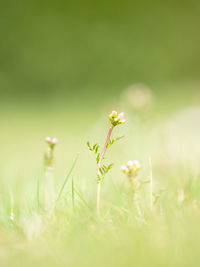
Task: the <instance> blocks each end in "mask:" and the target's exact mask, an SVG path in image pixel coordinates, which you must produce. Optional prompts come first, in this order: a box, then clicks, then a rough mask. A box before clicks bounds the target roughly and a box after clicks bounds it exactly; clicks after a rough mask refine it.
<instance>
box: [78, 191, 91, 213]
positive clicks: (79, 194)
mask: <svg viewBox="0 0 200 267" xmlns="http://www.w3.org/2000/svg"><path fill="white" fill-rule="evenodd" d="M74 191H75V193H76V194H77V196H78V197H79V198H80V199H81V200H82V201H83V203H84V204H85V205H86V206H87V207H88V208H89V209H91V207H90V206H89V205H88V203H87V201H86V200H85V199H84V197H83V196H82V194H81V193H80V192H79V191H78V189H75V190H74Z"/></svg>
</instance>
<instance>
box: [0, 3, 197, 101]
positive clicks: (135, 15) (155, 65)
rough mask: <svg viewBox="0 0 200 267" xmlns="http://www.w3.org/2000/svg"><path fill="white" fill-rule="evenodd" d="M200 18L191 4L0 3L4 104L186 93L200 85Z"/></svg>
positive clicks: (0, 70) (0, 86) (0, 90)
mask: <svg viewBox="0 0 200 267" xmlns="http://www.w3.org/2000/svg"><path fill="white" fill-rule="evenodd" d="M199 14H200V2H199V1H194V0H191V1H185V0H183V1H179V0H174V1H158V0H150V1H147V0H142V1H131V0H125V1H119V0H115V1H114V0H102V1H92V0H84V1H82V0H77V1H72V0H68V1H64V0H58V1H52V0H49V1H45V0H43V1H39V0H28V1H25V0H21V1H12V0H7V1H2V2H1V9H0V34H1V42H0V95H1V102H2V101H4V103H5V101H11V100H14V101H15V99H17V101H20V102H22V103H23V102H26V103H27V102H28V103H35V101H42V103H43V104H44V103H45V102H47V101H51V100H52V99H53V101H54V102H55V97H56V98H57V99H62V100H65V101H64V102H65V104H66V105H68V104H69V103H71V101H73V103H77V101H78V102H84V101H86V102H87V99H89V100H90V102H93V101H96V102H99V101H102V99H104V98H105V94H106V96H107V97H110V98H111V97H112V96H113V94H115V96H116V95H117V94H118V93H119V92H120V91H121V90H123V89H124V88H126V87H127V86H129V85H130V84H132V83H136V82H143V83H145V84H147V85H148V86H150V87H151V88H152V89H153V90H156V91H162V93H164V91H167V90H169V88H171V86H172V87H173V90H172V91H174V90H175V91H177V90H178V91H179V92H181V90H183V88H182V84H183V83H188V84H191V83H192V84H194V83H195V84H196V83H198V82H199V70H200V53H199V47H200V35H199V26H200V16H199ZM179 83H181V86H177V84H179ZM167 87H168V89H167ZM174 88H175V89H174ZM187 90H191V88H188V87H187ZM104 93H105V94H104ZM83 105H84V103H83Z"/></svg>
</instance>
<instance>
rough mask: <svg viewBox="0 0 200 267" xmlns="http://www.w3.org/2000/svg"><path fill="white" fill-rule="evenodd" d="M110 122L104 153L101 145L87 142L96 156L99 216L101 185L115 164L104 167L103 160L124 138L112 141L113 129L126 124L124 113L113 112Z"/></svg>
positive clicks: (98, 212) (98, 209) (98, 210)
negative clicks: (109, 150)
mask: <svg viewBox="0 0 200 267" xmlns="http://www.w3.org/2000/svg"><path fill="white" fill-rule="evenodd" d="M108 118H109V121H110V127H109V130H108V134H107V137H106V141H105V144H104V147H103V149H102V151H101V152H100V151H99V145H98V144H95V145H93V146H91V145H90V143H89V142H87V146H88V148H89V150H90V151H93V152H94V154H95V158H96V163H97V215H98V216H99V215H100V192H101V184H102V181H103V179H104V177H105V175H106V174H107V173H108V172H109V171H110V169H111V168H112V166H113V164H109V165H104V164H103V160H104V155H105V153H106V151H107V149H108V148H109V147H110V146H111V145H113V144H114V143H115V142H116V141H118V140H120V139H121V138H122V137H123V136H120V137H117V138H113V139H111V134H112V131H113V128H114V127H115V126H117V125H119V124H123V123H124V122H125V119H124V113H123V112H121V113H119V114H118V113H117V111H115V110H113V111H112V112H111V113H110V115H109V116H108Z"/></svg>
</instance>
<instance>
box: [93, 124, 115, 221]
mask: <svg viewBox="0 0 200 267" xmlns="http://www.w3.org/2000/svg"><path fill="white" fill-rule="evenodd" d="M113 128H114V126H113V124H112V123H111V124H110V128H109V131H108V135H107V137H106V142H105V145H104V148H103V150H102V152H101V155H100V159H99V163H98V165H97V175H98V176H100V175H101V172H100V169H101V167H102V162H103V158H104V155H105V153H106V150H107V146H108V143H109V140H110V136H111V133H112V130H113ZM100 199H101V181H98V183H97V216H98V217H99V216H100Z"/></svg>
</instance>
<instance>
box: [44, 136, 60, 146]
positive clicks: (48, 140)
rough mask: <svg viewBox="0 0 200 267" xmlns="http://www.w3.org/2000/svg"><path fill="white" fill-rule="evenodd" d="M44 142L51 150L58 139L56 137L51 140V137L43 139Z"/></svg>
mask: <svg viewBox="0 0 200 267" xmlns="http://www.w3.org/2000/svg"><path fill="white" fill-rule="evenodd" d="M45 141H46V142H47V144H48V145H49V146H50V147H52V148H53V147H54V146H55V145H56V144H57V142H58V139H57V138H56V137H53V138H51V137H49V136H48V137H46V138H45Z"/></svg>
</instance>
